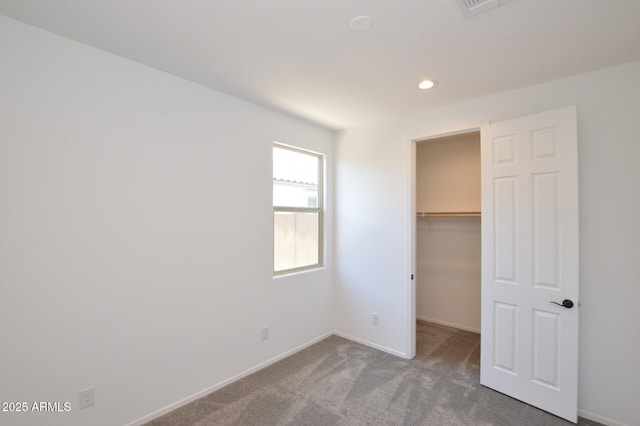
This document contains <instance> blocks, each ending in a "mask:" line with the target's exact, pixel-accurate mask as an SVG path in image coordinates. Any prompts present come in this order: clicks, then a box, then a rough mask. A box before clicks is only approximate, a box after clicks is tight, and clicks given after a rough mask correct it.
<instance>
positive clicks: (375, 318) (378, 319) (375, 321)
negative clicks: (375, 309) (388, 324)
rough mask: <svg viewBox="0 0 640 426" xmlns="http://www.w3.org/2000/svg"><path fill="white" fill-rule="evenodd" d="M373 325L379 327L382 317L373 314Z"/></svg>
mask: <svg viewBox="0 0 640 426" xmlns="http://www.w3.org/2000/svg"><path fill="white" fill-rule="evenodd" d="M371 324H373V325H379V324H380V315H378V314H371Z"/></svg>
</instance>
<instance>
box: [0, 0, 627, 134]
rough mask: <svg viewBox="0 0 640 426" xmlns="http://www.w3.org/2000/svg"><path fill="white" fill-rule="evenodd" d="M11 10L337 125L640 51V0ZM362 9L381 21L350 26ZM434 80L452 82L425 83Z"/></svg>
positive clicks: (180, 3)
mask: <svg viewBox="0 0 640 426" xmlns="http://www.w3.org/2000/svg"><path fill="white" fill-rule="evenodd" d="M0 13H1V14H4V15H6V16H9V17H12V18H14V19H17V20H20V21H23V22H26V23H29V24H32V25H35V26H37V27H41V28H43V29H46V30H49V31H52V32H54V33H57V34H60V35H63V36H66V37H69V38H71V39H74V40H78V41H80V42H83V43H86V44H89V45H92V46H95V47H98V48H100V49H104V50H106V51H109V52H112V53H115V54H117V55H120V56H123V57H126V58H130V59H133V60H135V61H137V62H140V63H143V64H146V65H149V66H152V67H154V68H157V69H160V70H164V71H166V72H169V73H172V74H175V75H177V76H180V77H183V78H185V79H188V80H192V81H194V82H197V83H200V84H202V85H205V86H208V87H211V88H214V89H216V90H219V91H222V92H225V93H228V94H231V95H234V96H236V97H239V98H242V99H246V100H248V101H251V102H254V103H257V104H260V105H263V106H266V107H269V108H272V109H275V110H278V111H281V112H285V113H287V114H290V115H293V116H296V117H300V118H303V119H305V120H308V121H311V122H314V123H318V124H320V125H322V126H324V127H327V128H329V129H334V130H337V129H345V128H352V127H358V126H362V125H367V124H371V123H374V122H379V121H384V120H390V119H394V118H397V117H401V116H407V115H410V114H413V113H417V112H419V111H422V110H426V109H429V108H434V107H437V106H441V105H445V104H450V103H454V102H460V101H463V100H466V99H470V98H476V97H481V96H486V95H490V94H493V93H498V92H502V91H505V90H509V89H514V88H518V87H524V86H529V85H533V84H537V83H541V82H544V81H548V80H554V79H558V78H562V77H565V76H569V75H573V74H578V73H582V72H587V71H591V70H595V69H598V68H603V67H608V66H613V65H617V64H621V63H624V62H630V61H634V60H638V59H640V1H639V0H606V1H603V0H510V1H506V2H505V1H503V4H502V5H501V6H500V7H498V8H494V9H492V10H490V11H488V12H486V13H483V14H480V15H477V16H475V17H470V15H468V14H465V13H464V12H463V8H462V7H461V6H460V2H459V0H135V1H132V0H0ZM358 15H366V16H369V17H371V19H372V23H373V24H372V26H371V28H370V29H369V30H368V31H366V32H353V31H351V30H350V28H349V23H350V21H351V20H352V19H353V18H354V17H355V16H358ZM639 77H640V76H639ZM425 78H430V79H435V80H437V81H438V85H437V86H436V87H435V88H434V89H431V90H427V91H423V90H420V89H418V87H417V85H418V83H419V82H420V81H421V80H423V79H425ZM603 84H606V82H603Z"/></svg>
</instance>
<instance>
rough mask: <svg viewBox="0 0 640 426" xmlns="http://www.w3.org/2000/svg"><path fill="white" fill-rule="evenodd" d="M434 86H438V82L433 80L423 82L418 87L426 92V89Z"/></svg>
mask: <svg viewBox="0 0 640 426" xmlns="http://www.w3.org/2000/svg"><path fill="white" fill-rule="evenodd" d="M436 84H438V82H437V81H435V80H424V81H423V82H421V83H420V84H418V87H419V88H421V89H422V90H426V89H431V88H432V87H434V86H435V85H436Z"/></svg>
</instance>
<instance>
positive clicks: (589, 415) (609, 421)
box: [578, 410, 629, 426]
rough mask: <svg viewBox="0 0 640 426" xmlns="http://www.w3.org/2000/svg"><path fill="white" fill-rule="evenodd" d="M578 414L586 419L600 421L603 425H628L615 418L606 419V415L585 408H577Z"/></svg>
mask: <svg viewBox="0 0 640 426" xmlns="http://www.w3.org/2000/svg"><path fill="white" fill-rule="evenodd" d="M578 416H580V417H583V418H585V419H587V420H593V421H594V422H598V423H602V424H603V425H608V426H629V425H627V424H626V423H620V422H618V421H616V420H612V419H608V418H606V417H602V416H599V415H597V414H594V413H590V412H589V411H585V410H578Z"/></svg>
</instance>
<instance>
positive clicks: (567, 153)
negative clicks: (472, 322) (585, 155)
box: [481, 107, 579, 422]
mask: <svg viewBox="0 0 640 426" xmlns="http://www.w3.org/2000/svg"><path fill="white" fill-rule="evenodd" d="M481 157H482V347H481V350H482V354H481V383H482V384H483V385H485V386H488V387H491V388H493V389H496V390H498V391H500V392H502V393H505V394H507V395H510V396H512V397H514V398H517V399H520V400H522V401H524V402H527V403H529V404H531V405H534V406H537V407H539V408H542V409H544V410H546V411H549V412H551V413H553V414H556V415H558V416H560V417H563V418H565V419H567V420H570V421H573V422H575V421H576V420H577V367H578V287H579V286H578V170H577V132H576V110H575V107H569V108H563V109H560V110H555V111H549V112H545V113H541V114H535V115H531V116H527V117H521V118H517V119H514V120H509V121H504V122H500V123H495V124H490V125H488V126H484V127H483V128H482V130H481ZM564 299H570V300H572V301H573V302H574V306H573V307H572V308H570V309H569V308H566V307H563V306H559V305H556V304H553V303H551V302H558V303H562V301H563V300H564Z"/></svg>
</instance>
